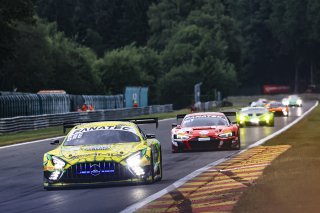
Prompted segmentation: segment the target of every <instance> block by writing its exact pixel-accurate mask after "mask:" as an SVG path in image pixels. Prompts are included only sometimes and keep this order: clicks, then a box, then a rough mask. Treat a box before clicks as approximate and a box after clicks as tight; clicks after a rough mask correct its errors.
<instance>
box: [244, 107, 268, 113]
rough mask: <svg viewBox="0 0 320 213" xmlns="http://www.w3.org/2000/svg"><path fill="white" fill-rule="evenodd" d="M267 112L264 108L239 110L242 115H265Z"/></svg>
mask: <svg viewBox="0 0 320 213" xmlns="http://www.w3.org/2000/svg"><path fill="white" fill-rule="evenodd" d="M267 111H268V110H267V109H265V108H245V109H242V110H241V112H243V113H266V112H267Z"/></svg>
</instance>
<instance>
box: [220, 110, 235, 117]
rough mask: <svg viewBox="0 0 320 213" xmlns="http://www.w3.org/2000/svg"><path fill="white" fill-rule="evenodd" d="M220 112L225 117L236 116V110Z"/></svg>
mask: <svg viewBox="0 0 320 213" xmlns="http://www.w3.org/2000/svg"><path fill="white" fill-rule="evenodd" d="M222 113H223V114H224V115H225V116H227V117H230V116H236V115H237V112H232V111H230V112H222Z"/></svg>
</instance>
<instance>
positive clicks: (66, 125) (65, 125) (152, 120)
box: [63, 118, 159, 133]
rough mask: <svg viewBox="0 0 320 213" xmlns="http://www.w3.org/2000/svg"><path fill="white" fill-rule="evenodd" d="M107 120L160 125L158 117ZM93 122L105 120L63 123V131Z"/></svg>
mask: <svg viewBox="0 0 320 213" xmlns="http://www.w3.org/2000/svg"><path fill="white" fill-rule="evenodd" d="M106 121H128V122H132V123H135V124H152V123H155V124H156V127H157V128H158V126H159V119H158V118H125V119H115V120H106ZM93 122H103V121H101V120H100V121H85V122H75V123H63V133H66V130H67V129H70V128H73V127H75V126H78V125H80V124H86V123H93Z"/></svg>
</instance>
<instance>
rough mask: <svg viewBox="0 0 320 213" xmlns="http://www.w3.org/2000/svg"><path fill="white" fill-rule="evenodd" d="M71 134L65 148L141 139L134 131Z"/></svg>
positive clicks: (78, 132)
mask: <svg viewBox="0 0 320 213" xmlns="http://www.w3.org/2000/svg"><path fill="white" fill-rule="evenodd" d="M82 130H83V129H80V130H75V131H73V132H71V133H70V134H69V135H68V136H67V138H66V140H65V142H64V145H65V146H77V145H90V144H114V143H128V142H139V141H140V137H139V136H138V135H137V134H135V133H134V132H132V131H127V130H114V129H113V130H94V131H82Z"/></svg>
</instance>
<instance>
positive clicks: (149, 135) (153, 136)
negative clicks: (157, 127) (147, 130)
mask: <svg viewBox="0 0 320 213" xmlns="http://www.w3.org/2000/svg"><path fill="white" fill-rule="evenodd" d="M146 137H147V139H152V138H156V135H155V134H146Z"/></svg>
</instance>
